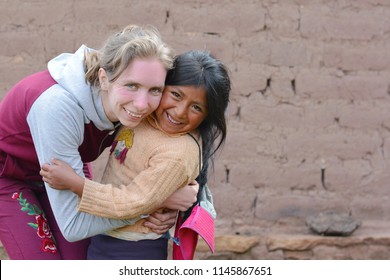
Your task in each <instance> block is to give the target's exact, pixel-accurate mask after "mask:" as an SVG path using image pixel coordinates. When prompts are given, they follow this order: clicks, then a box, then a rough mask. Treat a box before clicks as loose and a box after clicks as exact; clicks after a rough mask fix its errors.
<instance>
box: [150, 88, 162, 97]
mask: <svg viewBox="0 0 390 280" xmlns="http://www.w3.org/2000/svg"><path fill="white" fill-rule="evenodd" d="M150 92H151V93H152V94H153V95H160V94H161V93H162V89H161V88H154V89H152V90H151V91H150Z"/></svg>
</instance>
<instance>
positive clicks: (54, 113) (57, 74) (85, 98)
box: [27, 46, 135, 242]
mask: <svg viewBox="0 0 390 280" xmlns="http://www.w3.org/2000/svg"><path fill="white" fill-rule="evenodd" d="M86 51H89V49H88V48H87V47H86V46H81V47H80V48H79V49H78V50H77V51H76V52H75V53H74V54H68V53H65V54H61V55H59V56H57V57H56V58H54V59H52V60H51V61H49V63H48V70H49V72H50V75H51V76H52V78H53V79H54V80H55V81H56V82H57V83H56V84H54V85H53V86H51V87H49V88H48V89H47V90H45V91H44V92H43V93H42V94H41V95H40V96H39V97H38V98H37V99H36V101H35V102H34V103H33V105H32V106H31V109H30V111H29V113H28V116H27V122H28V125H29V127H30V131H31V135H32V138H33V141H34V145H35V150H36V153H37V155H38V159H39V163H40V164H41V165H42V164H43V163H45V162H50V161H51V159H53V158H57V159H60V160H63V161H65V162H66V163H68V164H70V165H71V166H72V167H73V169H74V170H75V171H76V172H77V173H78V174H79V175H81V176H84V173H83V170H82V169H83V161H82V158H81V156H80V152H79V147H80V146H81V145H82V143H83V142H84V141H85V138H86V137H90V138H93V134H90V135H88V136H86V134H85V133H86V132H85V130H86V126H87V125H93V126H94V127H95V129H96V128H97V129H96V131H98V130H100V131H103V130H114V125H113V123H112V122H111V121H110V120H109V119H108V118H107V116H106V115H105V113H104V110H103V105H102V100H101V96H100V94H99V93H98V92H97V90H93V88H91V87H90V85H89V84H87V83H86V82H85V75H84V65H83V61H84V53H85V52H86ZM91 140H93V139H91ZM91 149H95V150H96V147H95V148H93V147H91ZM93 152H95V153H100V152H98V151H93ZM46 189H47V193H48V197H49V200H50V203H51V206H52V209H53V212H54V216H55V218H56V220H57V223H58V226H59V228H60V230H61V232H62V234H63V235H64V237H65V239H67V240H68V241H71V242H73V241H78V240H81V239H84V238H87V237H91V236H94V235H97V234H100V233H104V232H106V231H108V230H112V229H114V228H118V227H122V226H125V225H128V224H132V223H134V221H135V220H114V219H107V218H101V217H97V216H93V215H90V214H87V213H83V212H79V211H78V210H77V209H78V203H79V198H78V196H77V195H76V194H74V193H72V192H71V191H58V190H55V189H53V188H51V187H49V186H47V185H46Z"/></svg>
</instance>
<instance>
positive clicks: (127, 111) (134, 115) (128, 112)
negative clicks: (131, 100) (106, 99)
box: [123, 108, 143, 119]
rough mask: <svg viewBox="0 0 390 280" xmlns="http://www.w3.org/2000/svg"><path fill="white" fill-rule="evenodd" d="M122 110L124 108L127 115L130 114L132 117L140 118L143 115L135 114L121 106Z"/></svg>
mask: <svg viewBox="0 0 390 280" xmlns="http://www.w3.org/2000/svg"><path fill="white" fill-rule="evenodd" d="M123 110H125V112H126V113H127V114H128V115H129V116H131V117H133V118H139V119H140V118H142V115H143V114H135V113H133V112H131V111H129V110H127V109H126V108H123Z"/></svg>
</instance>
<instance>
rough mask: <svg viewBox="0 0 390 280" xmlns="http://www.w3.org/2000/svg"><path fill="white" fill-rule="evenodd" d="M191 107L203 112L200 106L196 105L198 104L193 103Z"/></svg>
mask: <svg viewBox="0 0 390 280" xmlns="http://www.w3.org/2000/svg"><path fill="white" fill-rule="evenodd" d="M193 108H194V109H195V110H196V111H198V112H203V110H202V107H200V106H198V105H194V106H193Z"/></svg>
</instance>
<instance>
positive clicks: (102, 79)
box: [98, 68, 108, 91]
mask: <svg viewBox="0 0 390 280" xmlns="http://www.w3.org/2000/svg"><path fill="white" fill-rule="evenodd" d="M98 76H99V83H100V87H101V88H102V90H105V91H107V90H108V77H107V73H106V70H104V69H103V68H100V69H99V72H98Z"/></svg>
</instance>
